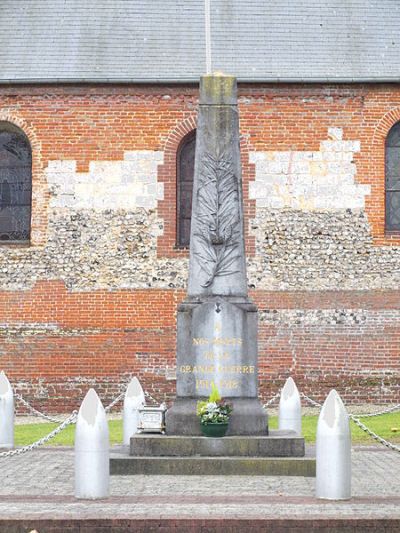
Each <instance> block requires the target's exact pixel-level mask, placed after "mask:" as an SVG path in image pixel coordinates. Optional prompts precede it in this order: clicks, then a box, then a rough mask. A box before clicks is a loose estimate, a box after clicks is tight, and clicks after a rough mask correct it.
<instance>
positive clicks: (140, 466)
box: [110, 430, 315, 476]
mask: <svg viewBox="0 0 400 533" xmlns="http://www.w3.org/2000/svg"><path fill="white" fill-rule="evenodd" d="M128 452H129V455H128ZM110 473H111V475H135V474H136V475H137V474H142V475H158V476H160V475H185V476H190V475H208V476H217V475H225V476H231V475H243V476H260V475H270V476H315V457H312V456H311V455H309V454H307V455H305V446H304V438H303V437H299V436H297V435H296V434H295V433H294V432H292V431H279V430H271V432H270V435H269V436H258V437H251V436H232V437H222V438H209V437H193V436H167V435H150V434H137V435H134V436H133V437H132V438H131V445H130V450H128V447H127V446H123V447H120V448H119V449H118V450H116V449H114V450H113V452H112V454H111V457H110Z"/></svg>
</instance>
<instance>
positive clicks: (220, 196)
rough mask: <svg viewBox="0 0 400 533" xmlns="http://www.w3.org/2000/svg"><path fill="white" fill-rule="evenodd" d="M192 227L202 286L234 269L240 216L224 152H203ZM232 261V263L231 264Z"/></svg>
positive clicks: (235, 187) (231, 171)
mask: <svg viewBox="0 0 400 533" xmlns="http://www.w3.org/2000/svg"><path fill="white" fill-rule="evenodd" d="M196 222H197V223H196V230H195V233H194V235H195V236H196V237H197V243H198V246H197V251H196V252H195V255H196V256H197V257H198V259H199V262H200V266H201V268H202V270H203V271H204V273H205V280H204V282H203V283H202V284H201V285H202V287H209V286H210V285H211V284H212V283H213V281H214V278H215V277H217V276H229V275H231V274H234V273H236V272H238V271H239V270H238V267H237V263H236V260H237V259H238V258H240V253H239V243H240V235H241V232H240V216H239V194H238V182H237V177H236V175H235V172H234V168H233V164H232V161H231V160H230V159H228V158H227V157H226V156H225V154H220V155H219V154H217V155H216V156H215V157H214V156H213V155H211V154H205V155H204V157H203V160H202V171H201V173H200V183H199V186H198V189H197V215H196ZM235 263H236V264H235Z"/></svg>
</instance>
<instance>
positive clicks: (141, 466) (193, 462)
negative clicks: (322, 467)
mask: <svg viewBox="0 0 400 533" xmlns="http://www.w3.org/2000/svg"><path fill="white" fill-rule="evenodd" d="M110 473H111V475H135V474H143V475H170V476H176V475H179V476H196V475H201V476H216V475H221V476H232V475H237V476H303V477H314V476H315V459H314V458H310V457H278V458H277V457H132V456H129V455H123V454H113V455H111V458H110Z"/></svg>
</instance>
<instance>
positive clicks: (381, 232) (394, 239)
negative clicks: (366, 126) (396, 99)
mask: <svg viewBox="0 0 400 533" xmlns="http://www.w3.org/2000/svg"><path fill="white" fill-rule="evenodd" d="M399 121H400V107H394V108H392V109H390V110H389V111H387V112H386V113H385V114H384V115H383V116H382V117H381V118H380V119H379V120H378V121H377V123H376V125H375V126H374V128H373V133H372V137H371V143H370V145H369V147H368V161H369V165H370V168H371V177H370V180H369V183H370V185H371V194H370V195H369V196H368V197H366V211H367V214H368V218H369V220H370V224H371V229H372V235H373V237H374V243H375V244H378V245H399V244H400V234H399V233H398V232H392V233H386V232H385V141H386V137H387V135H388V133H389V131H390V129H391V128H392V127H393V126H394V124H396V122H399Z"/></svg>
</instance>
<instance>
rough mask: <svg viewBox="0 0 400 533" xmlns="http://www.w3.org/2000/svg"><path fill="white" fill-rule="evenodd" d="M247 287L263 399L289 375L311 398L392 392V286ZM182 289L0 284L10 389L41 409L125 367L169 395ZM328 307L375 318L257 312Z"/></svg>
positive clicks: (120, 378) (119, 377)
mask: <svg viewBox="0 0 400 533" xmlns="http://www.w3.org/2000/svg"><path fill="white" fill-rule="evenodd" d="M252 297H253V298H254V300H255V302H256V303H257V305H258V306H259V310H260V315H261V316H260V330H259V369H260V394H261V396H262V398H263V399H268V398H269V397H270V396H272V394H273V393H275V392H276V390H278V388H280V387H281V386H282V384H283V382H284V381H285V379H286V378H287V377H288V376H289V375H292V377H293V378H294V379H295V380H296V382H297V383H298V386H299V388H300V390H302V391H303V392H306V393H308V394H311V395H313V396H314V397H315V398H317V399H320V400H322V399H323V398H324V396H325V395H326V394H327V392H328V391H329V390H330V388H332V387H336V388H337V389H338V390H339V391H340V393H341V394H342V395H343V397H344V398H345V400H346V401H349V402H351V401H352V402H355V401H358V402H372V401H375V402H378V401H387V402H393V401H398V400H399V399H400V384H399V380H398V371H399V339H400V333H399V327H398V326H399V323H398V314H396V312H398V311H400V291H396V292H392V291H391V292H385V291H371V292H353V291H347V292H345V291H343V292H339V291H338V292H333V291H327V292H319V293H303V292H294V293H289V292H288V293H284V294H283V293H281V292H266V291H257V292H253V294H252ZM183 298H184V292H183V291H176V290H164V291H163V290H136V291H130V290H127V291H115V292H107V291H93V292H86V293H70V292H68V291H67V290H66V289H65V287H64V286H63V285H62V284H60V283H57V282H42V283H38V284H37V285H36V286H35V288H34V289H33V290H31V291H23V292H22V291H21V292H18V293H17V292H0V313H1V316H2V318H3V320H2V322H6V323H7V324H8V331H7V333H6V334H5V333H4V332H3V334H0V354H1V362H2V368H4V369H5V370H6V372H7V374H8V376H9V378H10V380H11V382H12V383H13V384H14V385H15V387H16V389H17V390H18V391H19V392H20V393H22V394H23V395H24V396H25V397H28V398H30V399H31V400H32V401H33V402H34V404H35V405H36V406H38V407H41V408H43V409H47V410H53V411H60V410H63V409H64V410H67V411H68V410H70V409H72V408H74V407H76V406H77V405H78V404H79V401H80V400H81V398H82V397H83V395H84V393H85V392H86V390H87V389H88V387H89V386H94V387H95V388H96V390H98V392H99V394H100V395H101V397H102V398H103V399H104V400H105V402H106V403H108V402H109V401H111V399H112V398H113V397H114V396H116V395H117V393H118V392H119V391H120V389H121V385H122V384H123V383H127V381H128V380H129V379H130V377H131V376H133V375H136V376H138V377H139V379H140V380H141V382H142V383H143V384H144V387H145V389H146V390H147V391H148V392H150V393H151V394H152V395H154V396H155V397H156V398H157V399H160V400H161V399H164V398H168V399H171V398H173V395H174V388H175V381H173V380H167V379H166V374H165V369H166V368H170V369H172V368H173V367H174V365H175V310H176V305H177V302H179V301H180V300H182V299H183ZM335 309H339V310H342V309H355V310H358V312H359V311H360V310H364V312H365V313H367V314H371V313H372V314H374V317H375V318H374V321H373V323H364V324H360V323H357V322H355V323H354V324H350V325H349V324H342V325H341V324H331V325H329V324H328V325H326V324H325V325H324V324H322V321H321V322H320V323H319V324H318V326H317V327H314V328H312V327H310V326H309V325H307V324H306V325H305V324H302V323H300V321H299V320H291V321H290V324H289V325H287V324H286V325H285V324H284V325H282V324H279V323H277V324H271V323H265V321H264V320H263V319H262V315H263V313H264V311H265V310H268V312H269V313H270V314H271V315H272V316H273V315H278V314H279V312H280V311H282V310H295V311H296V312H297V314H298V316H302V315H303V313H304V312H305V311H310V310H328V311H329V310H330V311H332V310H335ZM384 312H385V313H386V314H385V315H384V316H383V315H382V317H381V318H380V313H384ZM391 312H392V313H393V316H392V317H391V315H390V313H391ZM21 324H25V326H24V327H23V328H22V329H21ZM41 325H42V326H43V325H47V330H43V328H42V329H41ZM290 370H291V371H290Z"/></svg>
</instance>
